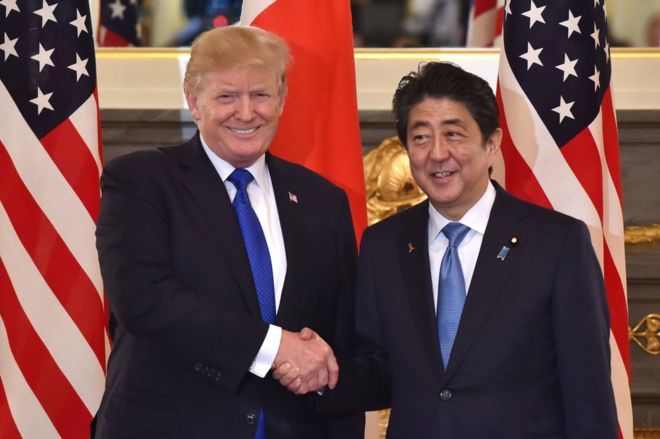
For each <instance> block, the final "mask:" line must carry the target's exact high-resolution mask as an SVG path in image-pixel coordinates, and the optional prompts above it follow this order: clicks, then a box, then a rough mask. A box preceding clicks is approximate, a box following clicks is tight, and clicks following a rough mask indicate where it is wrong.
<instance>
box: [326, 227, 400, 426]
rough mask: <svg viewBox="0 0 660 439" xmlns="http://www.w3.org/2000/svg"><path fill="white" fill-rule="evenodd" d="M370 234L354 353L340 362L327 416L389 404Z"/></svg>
mask: <svg viewBox="0 0 660 439" xmlns="http://www.w3.org/2000/svg"><path fill="white" fill-rule="evenodd" d="M369 232H370V231H369V230H367V231H366V232H365V234H364V236H363V239H362V245H361V248H360V257H359V265H358V278H357V279H358V281H357V288H356V305H355V327H356V348H355V354H354V355H353V356H352V357H351V358H350V359H346V360H345V361H343V362H341V363H340V372H339V382H338V385H337V387H336V389H335V390H334V391H329V392H327V395H326V396H325V397H324V399H323V411H324V412H326V413H344V412H351V411H365V410H377V409H382V408H386V407H388V406H389V404H390V391H391V378H390V376H391V375H390V367H389V362H388V360H387V356H386V354H385V351H384V338H383V334H382V329H381V328H382V326H381V322H380V315H379V306H378V295H377V291H376V286H375V276H376V274H375V273H374V268H373V265H372V263H373V261H372V252H373V251H374V249H373V248H372V246H371V245H370V242H373V240H371V239H370V238H371V234H370V233H369Z"/></svg>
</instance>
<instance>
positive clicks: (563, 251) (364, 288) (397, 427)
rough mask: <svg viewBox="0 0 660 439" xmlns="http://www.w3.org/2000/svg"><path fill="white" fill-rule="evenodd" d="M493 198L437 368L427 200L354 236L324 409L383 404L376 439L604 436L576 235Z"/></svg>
mask: <svg viewBox="0 0 660 439" xmlns="http://www.w3.org/2000/svg"><path fill="white" fill-rule="evenodd" d="M496 192H497V195H496V199H495V203H494V205H493V209H492V212H491V215H490V219H489V222H488V225H487V228H486V232H485V234H484V239H483V242H482V246H481V250H480V253H479V256H478V259H477V263H476V266H475V271H474V274H473V277H472V282H471V285H470V289H469V291H468V295H467V299H466V302H465V306H464V309H463V314H462V316H461V321H460V325H459V329H458V333H457V335H456V340H455V342H454V346H453V350H452V354H451V357H450V360H449V364H448V365H447V370H446V371H445V370H444V368H443V366H442V362H441V357H440V350H439V347H438V338H437V333H436V323H435V311H434V304H433V296H432V291H431V289H432V286H431V274H430V267H429V255H428V238H427V233H428V232H427V225H428V208H429V206H428V202H424V203H422V204H420V205H417V206H415V207H412V208H410V209H408V210H406V211H404V212H402V213H400V214H398V215H396V216H394V217H392V218H390V219H387V220H385V221H382V222H381V223H379V224H376V225H374V226H372V227H371V228H369V229H367V231H366V232H365V234H364V238H363V240H362V246H361V252H360V264H359V275H358V278H359V280H358V287H357V306H358V308H357V314H356V323H357V330H358V336H359V343H360V347H359V348H358V350H359V354H358V356H357V357H356V358H355V359H353V360H352V361H351V362H349V363H345V364H342V365H341V367H342V375H341V378H340V382H339V387H338V389H337V391H336V392H330V393H329V394H328V395H327V396H326V398H325V401H324V403H325V410H327V411H329V412H339V411H341V410H347V409H354V410H357V409H362V408H364V409H375V408H382V407H386V406H389V405H391V407H392V411H391V416H390V421H389V428H388V438H416V439H423V438H429V439H431V438H443V439H471V438H474V439H482V438H489V439H496V438H502V439H532V438H539V439H540V438H543V439H610V438H611V439H615V438H617V420H616V412H615V406H614V398H613V392H612V388H611V384H610V366H609V360H610V353H609V317H608V308H607V302H606V297H605V292H604V287H603V282H602V275H601V270H600V267H599V265H598V262H597V260H596V258H595V254H594V252H593V249H592V246H591V241H590V238H589V233H588V231H587V228H586V227H585V225H584V224H583V223H582V222H580V221H578V220H576V219H574V218H571V217H568V216H566V215H562V214H559V213H556V212H552V211H550V210H547V209H543V208H540V207H538V206H534V205H531V204H528V203H525V202H522V201H520V200H518V199H515V198H513V197H511V196H509V195H508V194H507V193H506V192H504V191H503V190H502V189H501V188H500V187H499V186H497V184H496ZM514 237H515V238H516V239H517V244H515V245H514V244H513V243H512V238H514ZM503 246H507V247H509V248H510V251H509V252H508V254H507V255H506V257H505V258H504V259H501V258H498V257H497V256H498V254H499V253H500V250H501V249H502V247H503ZM436 270H437V267H436ZM434 275H437V273H434Z"/></svg>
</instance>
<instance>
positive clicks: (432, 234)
mask: <svg viewBox="0 0 660 439" xmlns="http://www.w3.org/2000/svg"><path fill="white" fill-rule="evenodd" d="M494 203H495V186H493V183H491V182H490V181H489V182H488V186H487V187H486V191H485V192H484V194H483V195H482V196H481V198H479V201H477V202H476V203H475V204H474V206H472V207H471V208H470V209H469V210H468V211H467V212H465V215H463V218H461V219H460V220H458V222H460V223H461V224H463V225H466V226H468V227H469V228H470V229H472V230H474V231H475V232H478V233H480V234H482V235H483V234H484V233H486V226H487V225H488V219H489V218H490V211H491V210H492V208H493V204H494ZM450 222H451V221H450V220H448V219H447V218H445V217H444V216H442V215H441V214H440V212H438V211H437V210H436V209H435V207H433V205H432V204H431V203H430V202H429V243H431V242H433V241H435V238H437V236H438V234H439V233H440V231H441V230H442V229H443V228H444V227H445V226H446V225H447V224H448V223H450Z"/></svg>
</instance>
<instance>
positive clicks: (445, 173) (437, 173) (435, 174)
mask: <svg viewBox="0 0 660 439" xmlns="http://www.w3.org/2000/svg"><path fill="white" fill-rule="evenodd" d="M451 174H453V172H450V171H442V172H433V173H432V174H431V175H433V176H434V177H439V178H443V177H449V176H450V175H451Z"/></svg>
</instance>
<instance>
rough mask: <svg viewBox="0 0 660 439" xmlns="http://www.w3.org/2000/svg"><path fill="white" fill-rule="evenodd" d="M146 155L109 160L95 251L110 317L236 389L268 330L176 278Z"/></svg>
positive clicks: (158, 173)
mask: <svg viewBox="0 0 660 439" xmlns="http://www.w3.org/2000/svg"><path fill="white" fill-rule="evenodd" d="M149 153H154V154H144V155H137V156H134V157H122V158H120V159H118V160H115V161H113V162H111V163H110V164H109V165H108V166H107V167H106V169H105V171H104V173H103V176H102V178H101V188H102V192H103V195H102V199H101V209H100V213H99V218H98V225H97V248H98V251H99V260H100V264H101V271H102V275H103V280H104V284H105V290H106V294H107V296H108V298H109V301H110V307H111V312H112V314H113V317H114V318H116V319H117V320H118V321H119V322H120V324H121V326H122V327H123V328H125V329H126V331H128V332H129V333H131V334H133V335H134V336H135V337H138V338H140V339H142V340H145V341H147V342H148V343H152V344H153V345H155V346H157V347H158V348H160V349H161V350H162V352H166V353H167V354H168V355H169V356H171V357H172V358H173V359H174V360H175V361H178V362H179V363H181V364H182V365H183V366H184V367H190V368H192V367H193V365H194V364H195V363H198V362H202V363H207V364H213V365H215V366H216V367H217V369H216V370H217V371H218V380H219V381H220V382H219V385H220V386H224V387H225V388H226V389H228V390H229V391H235V390H236V389H237V387H238V385H239V383H240V381H241V380H242V379H243V377H244V375H245V374H246V372H247V370H248V368H249V366H250V364H251V362H252V360H253V359H254V356H255V354H256V353H257V351H258V349H259V346H260V345H261V343H262V341H263V339H264V337H265V335H266V331H267V325H266V324H265V323H263V322H261V321H260V319H255V318H253V317H251V316H249V315H246V314H245V313H240V314H238V313H235V312H231V311H226V312H224V311H223V310H222V309H221V308H220V307H219V306H210V305H211V304H210V302H209V298H208V295H206V296H205V295H203V294H200V292H199V291H195V290H194V289H191V288H190V287H188V286H186V285H184V284H183V283H182V282H181V281H180V280H179V279H177V277H176V276H175V274H174V272H173V268H172V265H171V260H172V256H173V255H172V251H171V245H170V239H171V236H172V234H173V233H176V231H173V230H171V227H170V215H171V214H172V212H170V211H169V207H168V204H167V201H166V198H167V196H166V190H165V187H166V180H167V178H166V175H167V174H166V172H165V171H164V167H165V165H164V164H163V163H162V162H163V160H162V158H161V157H160V156H158V154H159V153H156V152H155V151H149ZM202 257H204V256H203V255H200V258H202ZM193 263H194V262H193ZM213 305H215V304H213Z"/></svg>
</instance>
